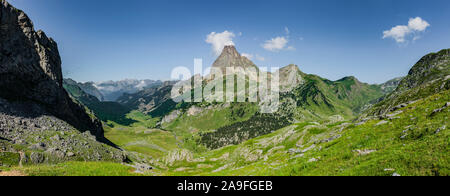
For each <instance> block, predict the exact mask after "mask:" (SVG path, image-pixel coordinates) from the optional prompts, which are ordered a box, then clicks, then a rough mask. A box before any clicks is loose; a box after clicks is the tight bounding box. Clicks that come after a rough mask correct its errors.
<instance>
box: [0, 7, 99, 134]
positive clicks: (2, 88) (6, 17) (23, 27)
mask: <svg viewBox="0 0 450 196" xmlns="http://www.w3.org/2000/svg"><path fill="white" fill-rule="evenodd" d="M0 98H4V99H7V100H8V101H9V102H30V103H33V104H37V105H39V106H40V107H42V108H45V110H46V111H47V112H49V113H51V114H52V115H54V116H56V117H57V118H59V119H62V120H64V121H66V122H67V123H69V124H70V125H72V126H73V127H75V128H76V129H78V130H79V131H81V132H85V131H89V132H90V133H91V134H92V135H95V136H96V137H97V139H98V140H99V141H103V142H107V140H106V139H105V138H104V137H103V128H102V124H101V122H100V121H99V120H97V119H96V118H95V117H92V116H91V115H89V114H87V112H86V111H85V109H84V107H82V106H80V105H79V104H77V103H75V102H74V101H73V100H72V99H71V98H70V97H69V95H68V94H67V92H66V91H65V90H64V89H63V77H62V71H61V58H60V56H59V52H58V46H57V44H56V42H55V41H54V40H53V39H51V38H48V37H47V36H46V35H45V33H44V32H43V31H35V30H34V28H33V23H32V22H31V20H30V19H29V18H28V16H27V15H26V14H25V13H24V12H23V11H21V10H18V9H16V8H14V7H13V6H12V5H10V4H9V3H8V2H6V1H5V0H0ZM40 115H42V114H39V113H32V112H31V111H30V113H29V114H28V116H36V117H37V116H40Z"/></svg>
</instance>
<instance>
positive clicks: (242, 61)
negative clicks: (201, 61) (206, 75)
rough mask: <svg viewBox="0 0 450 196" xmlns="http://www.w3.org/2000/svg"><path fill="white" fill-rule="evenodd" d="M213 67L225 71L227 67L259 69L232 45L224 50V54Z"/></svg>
mask: <svg viewBox="0 0 450 196" xmlns="http://www.w3.org/2000/svg"><path fill="white" fill-rule="evenodd" d="M212 67H215V68H221V69H223V70H225V68H226V67H242V68H249V67H254V68H257V66H256V65H255V64H254V63H253V62H252V61H250V60H249V59H248V58H246V57H244V56H242V55H241V54H240V53H239V52H238V51H237V50H236V47H235V46H232V45H229V46H225V47H224V48H223V50H222V54H220V56H219V57H218V58H217V59H216V61H215V62H214V64H213V66H212Z"/></svg>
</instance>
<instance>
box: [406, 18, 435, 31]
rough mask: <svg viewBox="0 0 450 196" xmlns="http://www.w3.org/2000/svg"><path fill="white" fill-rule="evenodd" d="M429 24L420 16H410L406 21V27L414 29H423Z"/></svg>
mask: <svg viewBox="0 0 450 196" xmlns="http://www.w3.org/2000/svg"><path fill="white" fill-rule="evenodd" d="M429 26H430V24H429V23H428V22H427V21H425V20H422V18H420V17H416V18H411V19H409V22H408V27H409V28H410V29H412V30H415V31H425V30H426V29H427V28H428V27H429Z"/></svg>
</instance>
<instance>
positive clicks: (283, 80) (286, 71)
mask: <svg viewBox="0 0 450 196" xmlns="http://www.w3.org/2000/svg"><path fill="white" fill-rule="evenodd" d="M278 72H279V77H280V88H281V91H282V92H287V91H290V90H292V89H293V88H295V87H296V86H298V85H300V84H301V83H303V78H302V77H303V76H302V75H304V74H303V73H302V72H301V71H300V69H299V68H298V66H297V65H294V64H290V65H288V66H285V67H283V68H281V69H279V70H278Z"/></svg>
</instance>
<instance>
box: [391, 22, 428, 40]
mask: <svg viewBox="0 0 450 196" xmlns="http://www.w3.org/2000/svg"><path fill="white" fill-rule="evenodd" d="M429 26H430V24H429V23H428V22H427V21H425V20H423V19H422V18H420V17H416V18H410V19H409V22H408V25H397V26H395V27H392V28H391V29H390V30H386V31H384V32H383V39H386V38H392V39H394V40H395V41H396V42H397V43H405V42H406V41H407V39H408V38H410V37H411V35H413V36H412V37H413V38H412V39H413V40H414V41H415V40H417V39H419V38H420V37H421V36H420V35H417V34H419V33H421V32H424V31H425V30H426V29H427V28H428V27H429Z"/></svg>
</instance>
